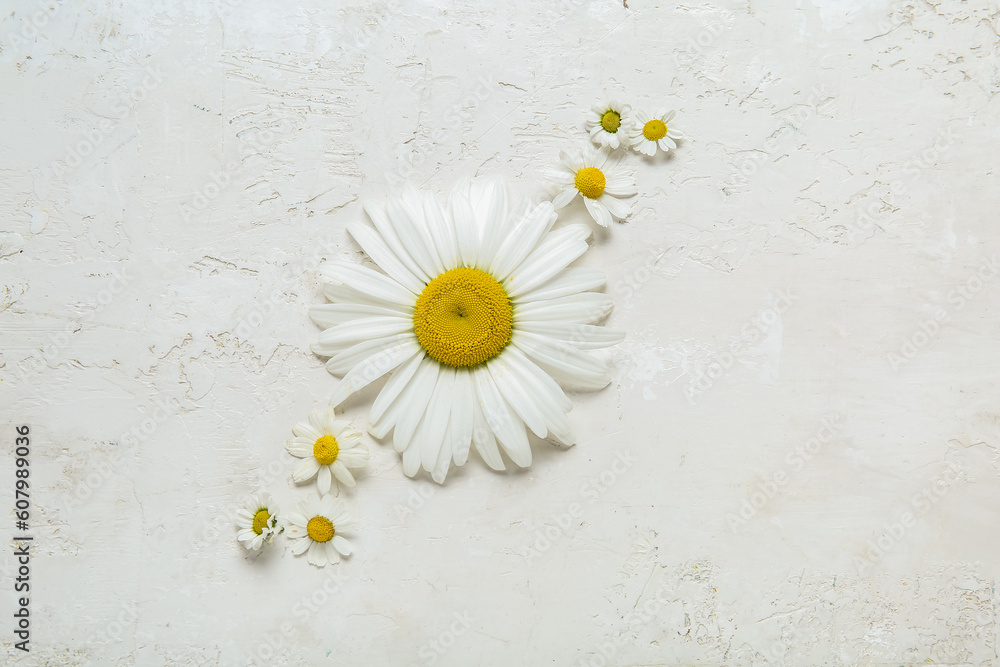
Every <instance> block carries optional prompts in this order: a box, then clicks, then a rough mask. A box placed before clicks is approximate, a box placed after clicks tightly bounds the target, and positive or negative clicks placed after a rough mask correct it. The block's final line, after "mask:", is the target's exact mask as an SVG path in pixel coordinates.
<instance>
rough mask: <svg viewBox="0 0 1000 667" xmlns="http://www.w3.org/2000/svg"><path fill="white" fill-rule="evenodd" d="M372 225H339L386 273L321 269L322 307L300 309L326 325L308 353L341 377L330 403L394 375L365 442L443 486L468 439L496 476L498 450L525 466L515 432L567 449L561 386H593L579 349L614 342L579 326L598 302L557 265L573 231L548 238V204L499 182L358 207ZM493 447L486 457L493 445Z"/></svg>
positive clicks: (587, 325)
mask: <svg viewBox="0 0 1000 667" xmlns="http://www.w3.org/2000/svg"><path fill="white" fill-rule="evenodd" d="M365 210H366V211H367V213H368V216H369V217H370V218H371V220H372V222H373V223H374V225H375V228H374V229H372V228H371V227H369V226H367V225H363V224H358V223H354V224H352V225H350V226H349V227H348V229H349V231H350V233H351V235H352V236H353V237H354V238H355V239H356V240H357V242H358V243H359V244H360V245H361V247H362V248H363V249H364V250H365V252H367V253H368V256H369V257H371V259H372V260H373V261H374V262H375V263H376V264H377V265H378V266H379V267H380V268H381V269H382V270H383V271H384V272H385V273H380V272H378V271H374V270H372V269H369V268H365V267H363V266H359V265H357V264H355V263H352V262H344V261H332V262H327V263H325V264H323V265H322V266H321V267H320V273H321V275H322V276H323V278H324V279H325V280H326V281H328V283H327V284H326V285H325V286H324V290H325V293H326V296H327V298H328V299H330V301H332V302H333V303H331V304H327V305H323V306H316V307H313V308H312V309H310V316H311V317H312V318H313V320H314V321H315V322H316V323H317V324H319V325H320V326H322V327H326V330H325V331H323V332H322V333H321V334H320V336H319V340H318V342H316V343H314V344H313V346H312V349H313V351H314V352H315V353H316V354H319V355H322V356H327V357H330V359H329V361H327V364H326V367H327V370H329V371H330V372H331V373H333V374H335V375H342V376H343V381H342V382H341V383H340V386H339V387H338V389H337V391H336V393H335V394H334V396H333V398H332V400H331V402H332V403H333V404H334V405H339V404H340V402H341V401H343V400H344V399H346V398H347V397H348V396H350V395H351V394H353V393H354V392H356V391H358V390H359V389H361V388H362V387H364V386H366V385H368V384H369V383H371V382H373V381H374V380H376V379H377V378H379V377H381V376H383V375H385V374H386V373H388V372H389V371H393V370H395V372H394V373H393V374H392V376H391V377H390V378H389V380H388V381H387V382H386V383H385V386H384V387H383V388H382V390H381V392H380V393H379V395H378V397H377V398H376V399H375V401H374V403H373V404H372V408H371V414H370V417H369V421H370V427H369V432H370V433H371V434H372V435H373V436H375V437H376V438H384V437H385V436H387V435H388V434H389V432H390V431H392V432H393V445H394V447H395V449H396V451H397V452H400V453H401V454H402V456H403V471H404V472H405V473H406V474H407V475H410V476H412V475H414V474H416V472H417V471H418V470H419V469H420V468H421V467H423V468H424V470H426V471H428V472H429V473H431V475H432V477H433V478H434V480H435V481H437V482H439V483H440V482H443V481H444V479H445V476H446V474H447V472H448V469H449V467H450V465H451V463H452V462H454V463H455V465H459V466H460V465H463V464H464V463H465V462H466V460H467V459H468V456H469V448H470V445H471V444H472V443H474V444H475V445H476V449H477V450H478V451H479V453H480V455H481V456H482V458H483V460H484V461H485V462H486V463H487V464H488V465H489V466H490V467H492V468H494V469H497V470H501V469H503V468H504V462H503V460H502V458H501V455H500V448H502V450H503V451H504V452H505V453H506V454H507V455H508V456H509V457H510V459H511V460H512V461H513V462H514V463H515V464H517V465H519V466H522V467H525V466H528V465H530V464H531V449H530V447H529V445H528V437H527V433H526V431H525V426H527V427H528V428H529V429H531V431H532V432H533V433H534V434H535V435H537V436H538V437H539V438H546V437H549V438H552V439H553V440H556V441H558V442H561V443H563V444H566V445H571V444H573V443H574V442H575V438H574V436H573V434H572V432H571V431H570V425H569V420H568V419H567V417H566V413H567V412H569V410H570V409H572V403H571V402H570V400H569V399H568V398H567V397H566V395H565V394H564V393H563V390H562V389H561V388H560V386H559V385H560V384H564V385H568V386H573V387H576V388H582V389H600V388H602V387H604V386H606V385H607V384H608V382H610V378H609V377H608V375H607V373H606V367H605V365H604V364H602V363H599V362H598V361H596V360H594V359H593V358H591V357H590V355H588V354H587V353H586V352H585V350H588V349H594V348H600V347H606V346H609V345H614V344H615V343H617V342H619V341H621V340H622V337H623V336H622V334H620V333H618V332H614V331H609V330H607V329H605V328H603V327H600V326H592V323H593V322H596V321H598V320H601V319H602V318H603V317H605V316H606V315H607V314H608V313H609V312H610V311H611V306H612V302H611V298H610V297H608V296H607V295H606V294H600V293H594V292H590V291H588V290H592V289H594V288H596V287H600V286H601V285H603V284H604V282H605V276H604V273H603V272H602V271H599V270H597V269H591V268H567V267H568V265H569V264H570V263H572V262H573V261H574V260H575V259H576V258H578V257H579V256H580V255H582V254H583V253H584V252H585V251H586V250H587V247H588V246H587V238H588V237H589V236H590V230H589V229H588V228H587V226H585V225H568V226H566V227H562V228H560V229H557V230H553V229H552V225H553V223H554V222H555V219H556V214H555V211H554V210H553V208H552V204H551V203H549V202H544V203H542V204H539V205H538V206H534V207H529V206H528V204H527V202H525V201H524V200H522V199H520V198H512V197H511V196H510V195H509V194H508V191H507V189H506V188H505V187H504V186H503V185H501V184H498V183H492V182H482V181H477V182H475V183H470V182H465V183H464V184H461V185H459V186H458V187H456V188H455V189H454V190H453V191H452V193H451V195H450V197H449V199H448V205H447V207H444V208H443V207H442V206H441V205H440V204H439V203H438V200H437V199H436V198H435V197H434V196H433V195H431V194H430V193H427V192H418V191H417V190H415V189H413V188H412V187H408V188H406V189H404V191H403V193H402V196H400V197H391V198H390V199H389V200H388V201H387V202H386V204H385V206H384V207H383V206H379V205H376V204H370V203H369V204H366V206H365ZM498 442H499V448H498V446H497V443H498Z"/></svg>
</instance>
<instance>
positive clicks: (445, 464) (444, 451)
mask: <svg viewBox="0 0 1000 667" xmlns="http://www.w3.org/2000/svg"><path fill="white" fill-rule="evenodd" d="M454 426H455V424H454V422H453V421H452V419H451V418H449V419H448V425H447V426H446V427H445V430H444V438H443V440H442V444H441V447H440V448H439V450H438V457H437V460H436V461H435V462H434V465H433V467H432V468H431V470H430V473H431V479H433V480H434V481H435V482H437V483H438V484H444V480H445V478H446V477H447V476H448V470H449V469H450V468H451V459H452V456H453V454H452V452H454V451H455V435H454Z"/></svg>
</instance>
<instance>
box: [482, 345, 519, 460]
mask: <svg viewBox="0 0 1000 667" xmlns="http://www.w3.org/2000/svg"><path fill="white" fill-rule="evenodd" d="M472 379H473V382H474V383H475V385H476V395H477V396H478V397H479V406H480V408H482V412H483V416H484V417H485V418H486V423H487V424H489V427H490V428H491V429H492V430H493V433H495V434H496V437H497V439H498V440H499V441H500V444H501V445H502V446H503V448H504V451H505V452H507V456H509V457H510V459H511V460H512V461H513V462H514V463H516V464H517V465H519V466H521V467H522V468H527V467H528V466H530V465H531V447H530V446H529V445H528V434H527V433H525V431H524V424H523V423H522V422H521V420H520V419H519V418H518V417H516V416H515V415H513V414H512V413H511V412H510V409H509V408H508V407H507V403H506V402H505V401H504V400H503V397H502V396H501V395H500V390H499V389H497V386H496V384H495V383H494V382H493V377H492V376H491V375H490V372H489V371H488V370H486V368H485V367H484V366H483V365H482V364H480V365H479V366H476V367H475V368H474V369H473V371H472Z"/></svg>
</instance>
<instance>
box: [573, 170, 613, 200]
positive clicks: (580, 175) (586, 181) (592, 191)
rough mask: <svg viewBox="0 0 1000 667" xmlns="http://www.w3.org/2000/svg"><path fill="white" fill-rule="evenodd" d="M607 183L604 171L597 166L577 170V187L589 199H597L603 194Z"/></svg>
mask: <svg viewBox="0 0 1000 667" xmlns="http://www.w3.org/2000/svg"><path fill="white" fill-rule="evenodd" d="M607 184H608V181H607V179H605V178H604V172H603V171H601V170H600V169H598V168H597V167H584V168H583V169H581V170H580V171H578V172H576V189H577V190H579V191H580V194H581V195H583V196H584V197H587V198H588V199H597V198H598V197H600V196H601V195H603V194H604V186H605V185H607Z"/></svg>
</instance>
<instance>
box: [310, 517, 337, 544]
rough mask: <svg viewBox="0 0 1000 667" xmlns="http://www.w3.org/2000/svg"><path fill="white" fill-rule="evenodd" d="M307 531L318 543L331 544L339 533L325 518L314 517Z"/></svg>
mask: <svg viewBox="0 0 1000 667" xmlns="http://www.w3.org/2000/svg"><path fill="white" fill-rule="evenodd" d="M306 531H307V532H308V533H309V537H311V538H313V540H315V541H316V542H329V541H330V540H332V539H333V536H334V535H335V534H336V532H337V531H335V530H334V529H333V524H332V523H331V522H330V520H329V519H327V518H326V517H325V516H314V517H313V518H311V519H309V524H308V525H307V526H306Z"/></svg>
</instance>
